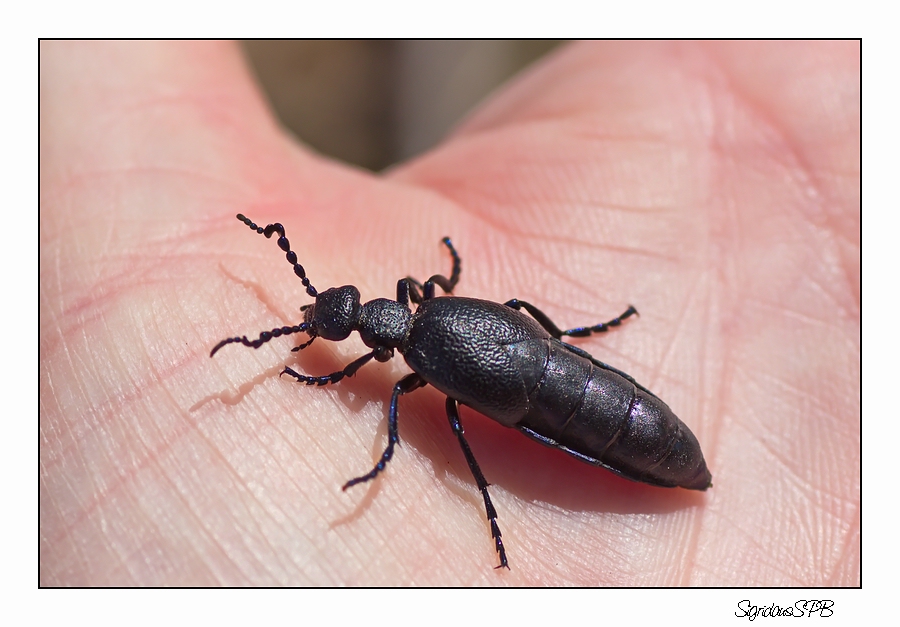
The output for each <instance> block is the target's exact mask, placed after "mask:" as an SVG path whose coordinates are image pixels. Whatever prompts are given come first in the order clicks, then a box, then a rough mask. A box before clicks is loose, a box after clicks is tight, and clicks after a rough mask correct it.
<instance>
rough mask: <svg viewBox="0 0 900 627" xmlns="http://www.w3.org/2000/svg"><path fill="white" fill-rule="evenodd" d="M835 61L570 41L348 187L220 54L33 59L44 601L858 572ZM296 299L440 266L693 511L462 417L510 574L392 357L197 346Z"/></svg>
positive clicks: (445, 436) (787, 581)
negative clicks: (681, 431)
mask: <svg viewBox="0 0 900 627" xmlns="http://www.w3.org/2000/svg"><path fill="white" fill-rule="evenodd" d="M859 54H860V51H859V45H858V43H856V42H831V43H819V42H778V43H764V42H753V43H735V42H730V43H715V42H704V43H691V42H679V43H665V42H654V43H640V42H627V43H619V42H603V43H577V44H573V45H570V46H568V47H566V48H564V49H562V50H561V51H559V52H558V53H556V54H554V55H553V56H552V57H550V58H548V59H546V60H545V61H543V62H541V63H540V64H539V65H537V66H535V67H534V68H531V69H530V70H529V71H528V72H527V73H526V74H524V75H522V76H521V77H519V78H518V79H517V80H516V81H514V82H513V83H511V84H510V85H508V86H507V87H506V88H505V89H503V90H502V91H501V92H500V93H498V94H496V95H494V96H493V97H492V98H491V99H490V100H489V101H488V102H486V103H485V104H484V105H483V106H482V107H481V108H480V109H479V110H478V111H477V112H475V113H474V114H473V115H472V116H471V117H470V118H469V119H468V120H467V121H466V122H465V123H464V124H462V125H461V126H460V127H459V128H458V129H457V130H456V131H455V132H454V133H453V134H451V135H450V136H449V137H448V138H446V140H445V141H444V142H442V143H441V144H440V145H439V146H437V147H436V148H435V149H434V150H432V151H431V152H429V153H428V154H426V155H423V156H421V157H419V158H417V159H415V160H413V161H411V162H409V163H406V164H402V165H400V166H398V167H396V168H394V169H393V170H391V171H390V172H388V173H386V174H384V175H374V174H370V173H367V172H361V171H358V170H355V169H352V168H349V167H347V166H345V165H342V164H340V163H335V162H332V161H329V160H327V159H325V158H323V157H321V156H318V155H315V154H313V153H312V152H310V151H309V150H308V149H306V148H304V147H303V146H301V145H298V144H296V143H295V142H294V140H292V139H290V138H288V137H287V136H286V135H285V134H284V133H283V132H282V131H281V130H280V129H279V128H278V127H277V125H276V124H275V122H274V121H273V119H272V116H271V114H270V112H269V111H268V110H267V109H266V106H265V104H264V102H263V101H262V98H261V96H260V95H259V93H258V92H257V90H256V88H255V87H254V85H253V83H252V81H251V79H250V77H249V75H248V72H247V70H246V68H245V67H244V65H243V61H242V59H241V57H240V54H239V52H238V50H237V48H236V47H235V46H233V45H231V44H222V43H215V42H203V43H190V42H178V43H171V42H169V43H159V42H127V43H116V42H102V43H92V42H49V43H47V42H45V43H43V44H42V46H41V164H40V167H41V190H40V191H41V216H40V290H41V296H40V325H41V337H40V403H41V416H40V427H41V446H40V457H41V471H40V499H41V500H40V525H41V531H40V564H41V583H42V584H44V585H182V584H183V585H209V584H225V585H272V584H292V585H310V584H311V585H337V584H343V585H370V584H371V585H505V584H511V585H629V586H644V585H654V586H659V585H666V586H668V585H740V586H852V585H858V584H859V580H860V570H859V567H860V535H859V534H860V512H859V495H860V470H859V463H860V451H859V445H860V437H859V430H860V382H859V376H860V231H859V218H860V212H859V206H860V204H859V203H860V187H859V137H860V136H859V115H860V113H859V111H860V110H859V90H860V74H859ZM236 213H244V214H246V215H247V216H249V217H250V218H252V219H253V220H255V221H256V222H257V223H260V224H263V225H264V224H267V223H268V222H281V223H283V224H284V225H285V229H286V231H287V236H288V237H289V238H290V240H291V244H292V247H293V248H294V250H296V251H297V254H298V256H299V258H300V262H301V263H302V264H303V266H304V267H305V269H306V271H307V273H308V275H309V277H310V279H311V281H312V283H313V284H314V285H315V286H316V288H318V289H319V290H323V289H326V288H327V287H331V286H338V285H346V284H352V285H356V286H357V287H359V289H360V291H361V292H362V295H363V299H364V300H368V299H371V298H376V297H383V296H388V297H390V296H392V295H393V294H394V291H395V286H396V281H397V279H399V278H401V277H403V276H406V275H407V274H411V275H413V276H415V277H416V278H419V279H420V280H421V279H424V278H427V277H428V276H429V275H431V274H434V273H445V274H446V273H447V272H449V259H448V258H447V256H446V253H445V251H444V250H443V249H442V248H441V247H440V238H441V237H442V236H444V235H450V236H452V237H453V241H454V243H455V245H456V246H457V248H458V250H459V252H460V254H461V256H462V263H463V269H462V278H461V281H460V284H459V286H458V287H457V289H456V293H457V294H459V295H466V296H474V297H479V298H485V299H489V300H494V301H499V302H504V301H506V300H509V299H510V298H520V299H523V300H526V301H529V302H531V303H534V304H535V305H537V306H538V307H540V308H541V309H542V310H543V311H544V312H546V313H547V314H548V315H550V316H551V318H552V319H553V320H554V321H555V322H556V323H557V324H558V325H559V326H561V327H563V328H568V327H574V326H577V325H584V324H595V323H597V322H600V321H603V320H608V319H610V318H612V317H613V316H615V315H617V314H618V313H621V311H623V310H624V309H625V307H626V306H627V305H628V304H629V303H634V304H635V305H636V306H637V308H638V310H639V311H640V312H641V316H640V318H637V319H631V320H629V321H627V322H626V323H625V324H623V325H622V327H621V328H619V329H617V330H615V331H613V332H611V333H609V334H606V335H603V336H594V337H591V338H584V339H576V340H572V343H573V344H576V345H578V346H580V347H582V348H584V349H585V350H588V351H589V352H591V353H592V354H593V355H595V356H596V357H597V358H598V359H601V360H603V361H605V362H607V363H610V364H612V365H614V366H616V367H618V368H621V369H622V370H624V371H626V372H628V373H630V374H631V375H633V376H634V377H635V378H636V379H637V380H638V381H640V382H641V383H642V384H644V385H645V386H647V387H648V388H650V389H651V390H653V391H654V392H655V393H656V394H658V395H659V396H660V397H661V398H663V399H664V400H665V401H666V402H667V403H668V404H669V405H670V406H671V407H672V408H673V410H674V411H675V413H676V414H677V415H678V416H679V417H680V418H681V419H682V420H683V421H684V422H685V423H686V424H688V425H689V426H690V428H691V429H692V430H693V432H694V433H695V434H696V435H697V437H698V439H699V441H700V442H701V444H702V446H703V450H704V453H705V456H706V460H707V463H708V464H709V466H710V468H711V470H712V473H713V483H714V487H713V488H712V489H711V490H709V491H708V492H706V493H697V492H692V491H687V490H680V489H673V490H669V489H661V488H654V487H651V486H645V485H641V484H636V483H632V482H629V481H627V480H624V479H621V478H619V477H616V476H614V475H612V474H611V473H608V472H605V471H603V470H602V469H598V468H593V467H591V466H588V465H586V464H583V463H580V462H579V461H577V460H575V459H573V458H570V457H568V456H566V455H565V454H563V453H560V452H559V451H554V450H551V449H548V448H544V447H542V446H540V445H539V444H537V443H535V442H532V441H530V440H528V439H526V438H524V437H522V436H521V435H520V434H518V433H516V432H515V431H513V430H509V429H505V428H503V427H501V426H500V425H498V424H496V423H493V422H491V421H490V420H488V419H486V418H484V417H482V416H480V415H478V414H477V413H475V412H472V411H470V410H468V409H466V408H463V410H462V412H461V417H462V422H463V424H464V425H465V427H466V437H467V439H468V441H469V443H470V444H471V446H472V449H473V452H474V454H475V456H476V457H477V459H478V461H479V463H480V465H481V468H482V470H483V471H484V474H485V476H486V477H487V479H488V481H490V482H491V484H492V488H491V494H492V496H493V500H494V503H495V505H496V507H497V509H498V512H499V524H500V527H501V529H502V531H503V534H504V535H503V538H504V542H505V544H506V547H507V551H508V555H509V560H510V567H511V570H510V571H508V572H507V571H494V570H493V569H492V568H491V567H492V566H495V565H496V554H495V553H494V552H493V547H492V544H491V540H490V535H489V531H488V528H487V524H486V521H485V520H484V511H483V505H482V503H481V500H480V495H479V494H478V492H477V490H476V489H475V485H474V482H473V480H472V478H471V475H470V473H469V469H468V467H467V465H466V462H465V459H464V457H463V455H462V453H461V451H460V450H459V447H458V444H457V442H456V439H455V438H454V437H453V435H452V433H451V431H450V427H449V425H448V423H447V418H446V416H445V414H444V408H443V402H442V401H443V399H442V398H441V395H440V394H439V393H437V392H436V391H435V390H434V389H433V388H430V387H426V388H424V389H422V390H419V391H416V392H414V393H412V394H410V395H408V396H405V397H404V398H403V399H402V400H401V404H400V418H399V421H400V438H401V447H400V448H399V449H398V450H397V452H396V453H395V455H394V459H393V461H392V462H391V463H390V465H389V466H388V468H387V470H386V472H384V473H383V475H382V477H380V478H379V479H377V480H376V481H374V482H371V483H368V484H366V485H360V486H355V487H353V488H351V489H350V490H348V491H347V492H346V493H341V491H340V486H341V485H343V484H344V482H345V481H347V480H348V479H350V478H352V477H355V476H358V475H360V474H364V473H365V472H367V471H368V470H369V469H370V468H371V466H372V464H373V463H374V462H375V461H376V459H377V458H378V456H379V455H380V454H381V451H382V448H383V447H384V444H385V440H384V438H385V430H386V415H387V401H388V399H389V397H390V389H391V386H392V385H393V384H394V383H395V382H396V381H397V380H399V379H400V378H401V377H402V376H403V375H404V374H406V373H407V372H408V369H407V368H406V366H405V364H404V363H403V360H402V358H401V357H400V356H399V355H398V356H397V357H395V358H394V359H393V360H392V361H390V362H387V363H374V362H373V363H371V364H368V365H366V366H365V367H364V368H362V369H361V370H360V371H359V372H358V373H357V374H356V376H354V377H353V378H351V379H345V380H344V381H342V382H341V383H340V384H338V385H335V386H329V387H327V388H324V389H318V388H310V387H307V386H303V385H297V384H296V383H293V382H292V381H290V380H289V378H287V377H285V378H281V379H279V377H278V376H277V375H278V373H279V372H280V371H281V370H282V369H283V367H284V366H285V365H288V366H291V367H292V368H294V369H295V370H297V371H298V372H304V373H308V374H313V375H320V374H327V373H330V372H333V371H335V370H338V369H339V368H341V367H342V366H343V365H346V364H347V363H350V362H351V361H352V360H353V359H354V358H356V357H358V356H359V355H362V354H363V352H364V351H365V348H364V347H363V345H362V343H361V342H359V340H358V338H356V336H355V335H354V337H353V338H351V340H348V341H346V342H342V343H340V344H333V343H328V342H325V341H318V342H316V343H315V344H314V345H312V346H310V347H309V348H308V349H306V350H304V351H303V352H302V353H292V352H290V348H291V347H292V346H294V345H295V344H296V343H299V341H301V339H302V338H299V336H298V338H297V342H294V341H292V339H294V338H290V339H280V340H274V341H271V342H269V343H267V344H266V345H265V346H264V347H262V348H260V349H258V350H255V351H254V350H251V349H247V348H244V347H241V346H228V347H225V348H224V349H223V350H222V351H220V352H219V353H217V354H216V356H215V358H214V359H212V360H211V359H210V358H209V351H210V349H211V348H212V346H214V345H215V344H216V343H217V342H218V341H219V340H221V339H223V338H225V337H229V336H234V335H244V334H246V335H248V336H251V337H252V336H255V335H256V334H257V333H258V332H259V331H260V330H265V329H271V328H273V327H276V326H282V325H289V324H297V323H299V322H301V321H302V314H301V313H299V311H298V309H299V307H300V306H301V305H303V304H305V303H308V302H310V299H309V297H308V296H307V295H306V294H305V293H304V290H303V288H302V286H301V285H300V283H299V280H298V279H297V278H296V277H295V276H294V274H293V272H292V271H291V268H290V266H289V265H288V264H287V263H286V262H285V261H284V256H283V254H281V253H280V251H279V250H278V249H277V247H276V246H275V244H274V243H273V242H272V241H270V240H266V239H264V238H262V237H259V236H258V235H255V234H253V233H252V232H250V231H249V230H248V229H247V228H246V227H245V226H242V225H241V224H240V223H238V222H237V221H236V220H235V219H234V215H235V214H236Z"/></svg>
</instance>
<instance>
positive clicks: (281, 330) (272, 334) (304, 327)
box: [209, 322, 315, 357]
mask: <svg viewBox="0 0 900 627" xmlns="http://www.w3.org/2000/svg"><path fill="white" fill-rule="evenodd" d="M309 327H310V325H309V323H306V322H303V323H301V324H298V325H295V326H293V327H278V328H277V329H272V330H271V331H263V332H262V333H260V334H259V337H258V338H256V339H255V340H251V339H249V338H248V337H247V336H246V335H245V336H243V337H230V338H228V339H227V340H222V341H221V342H219V343H218V344H216V345H215V347H213V349H212V351H211V352H210V353H209V356H210V357H212V356H213V355H215V354H216V352H217V351H218V350H219V349H220V348H222V347H223V346H225V345H226V344H243V345H244V346H249V347H250V348H259V347H260V346H262V345H263V344H265V343H266V342H268V341H269V340H271V339H273V338H276V337H281V336H282V335H290V334H292V333H303V332H309ZM313 339H315V338H313ZM311 343H312V340H310V341H309V342H307V343H306V344H304V346H309V345H310V344H311Z"/></svg>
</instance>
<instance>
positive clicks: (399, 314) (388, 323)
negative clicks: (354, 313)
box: [356, 298, 412, 348]
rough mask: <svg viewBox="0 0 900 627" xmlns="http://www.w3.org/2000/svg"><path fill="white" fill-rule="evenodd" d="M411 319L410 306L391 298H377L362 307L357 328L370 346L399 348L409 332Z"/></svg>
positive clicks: (363, 339) (364, 341)
mask: <svg viewBox="0 0 900 627" xmlns="http://www.w3.org/2000/svg"><path fill="white" fill-rule="evenodd" d="M411 319H412V312H411V311H410V310H409V306H407V305H404V304H403V303H399V302H397V301H396V300H390V299H389V298H376V299H375V300H370V301H369V302H367V303H365V304H363V305H362V307H361V308H360V312H359V320H358V322H357V324H356V330H357V331H359V336H360V337H361V338H362V341H363V343H365V345H366V346H368V347H370V348H375V347H377V346H382V347H387V348H399V347H400V345H401V344H402V343H403V341H404V340H405V339H406V335H407V334H408V333H409V327H410V320H411Z"/></svg>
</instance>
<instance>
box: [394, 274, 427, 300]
mask: <svg viewBox="0 0 900 627" xmlns="http://www.w3.org/2000/svg"><path fill="white" fill-rule="evenodd" d="M423 289H424V287H423V286H422V284H421V283H419V282H418V281H416V280H415V279H414V278H412V277H411V276H408V277H406V278H405V279H400V280H399V281H397V302H398V303H400V304H402V305H409V301H412V302H413V303H415V304H416V305H418V304H419V303H421V302H422V290H423Z"/></svg>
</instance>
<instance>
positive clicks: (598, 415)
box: [516, 340, 711, 490]
mask: <svg viewBox="0 0 900 627" xmlns="http://www.w3.org/2000/svg"><path fill="white" fill-rule="evenodd" d="M545 344H546V346H547V348H545V349H544V352H545V354H547V355H548V358H547V362H546V368H545V369H544V371H543V373H542V374H541V377H540V379H539V380H537V381H536V382H535V381H529V382H527V384H528V387H529V390H530V392H529V401H530V408H529V412H528V414H527V415H526V416H525V418H524V419H523V420H522V421H521V422H520V423H519V424H518V425H516V426H517V427H525V428H526V430H525V431H524V432H525V433H528V430H530V431H533V432H534V433H536V434H539V435H540V436H543V437H544V438H547V439H549V440H552V442H546V441H544V440H543V439H542V440H541V441H544V443H548V444H552V443H555V444H556V445H557V446H559V447H560V448H563V449H564V450H566V451H568V452H571V453H572V454H574V455H575V456H576V457H578V458H579V459H582V460H583V461H587V462H589V463H594V464H597V465H600V466H605V467H606V468H609V469H610V470H613V471H615V472H617V473H619V474H621V475H622V476H624V477H626V478H628V479H632V480H635V481H642V482H644V483H650V484H653V485H658V486H668V487H674V486H681V487H685V488H691V489H698V490H705V489H706V488H708V487H709V485H710V481H711V476H710V474H709V471H708V470H707V468H706V462H705V461H704V459H703V453H702V452H701V451H700V444H699V443H698V442H697V438H695V437H694V434H693V433H691V431H690V429H688V428H687V426H685V424H684V423H683V422H681V420H679V419H678V418H677V417H676V416H675V414H673V413H672V410H671V409H669V407H668V405H666V404H665V403H664V402H662V401H661V400H660V399H659V398H657V397H656V396H654V395H652V394H650V393H648V392H647V391H645V390H643V389H641V388H639V387H636V386H635V385H634V384H633V383H632V382H631V381H629V380H627V379H625V378H624V377H622V376H620V375H619V374H618V373H616V372H613V371H611V370H607V369H605V368H603V367H601V366H600V365H598V364H597V363H594V362H592V361H590V360H589V359H586V358H584V357H582V356H581V355H578V354H576V353H574V352H572V351H571V350H568V349H567V348H566V347H565V345H564V344H562V343H561V342H558V341H557V340H546V341H545ZM516 352H517V353H523V352H525V351H522V350H517V351H516ZM522 372H523V373H524V372H528V369H527V368H525V369H523V370H522Z"/></svg>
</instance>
